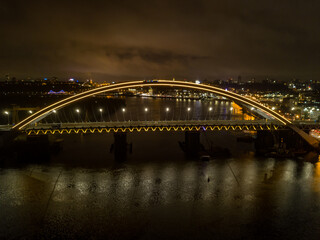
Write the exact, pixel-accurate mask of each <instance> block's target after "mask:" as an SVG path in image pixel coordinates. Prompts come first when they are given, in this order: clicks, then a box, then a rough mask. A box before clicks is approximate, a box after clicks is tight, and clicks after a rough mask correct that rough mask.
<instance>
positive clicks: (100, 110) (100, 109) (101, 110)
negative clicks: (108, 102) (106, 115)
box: [99, 108, 103, 122]
mask: <svg viewBox="0 0 320 240" xmlns="http://www.w3.org/2000/svg"><path fill="white" fill-rule="evenodd" d="M99 112H100V121H101V122H103V121H102V120H103V119H102V112H103V109H102V108H99Z"/></svg>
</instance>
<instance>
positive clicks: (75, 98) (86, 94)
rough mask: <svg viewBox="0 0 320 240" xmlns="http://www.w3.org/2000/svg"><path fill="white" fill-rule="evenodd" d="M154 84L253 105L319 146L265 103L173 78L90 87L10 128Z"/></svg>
mask: <svg viewBox="0 0 320 240" xmlns="http://www.w3.org/2000/svg"><path fill="white" fill-rule="evenodd" d="M156 86H161V87H179V88H184V89H193V90H199V91H204V92H209V93H213V94H216V95H220V96H223V97H226V98H228V99H231V100H232V101H235V102H238V103H241V104H244V105H248V106H250V107H253V108H255V109H258V110H260V111H262V112H264V113H265V114H267V115H268V116H270V117H271V118H273V119H274V120H275V121H277V122H278V124H277V125H279V126H280V125H282V126H287V127H289V128H291V129H292V130H293V131H295V132H296V133H298V134H299V135H300V136H301V137H302V138H303V139H304V140H305V141H307V142H308V143H309V144H310V145H311V146H312V147H314V148H318V147H319V142H318V141H317V140H316V139H315V138H313V137H311V136H310V135H309V134H307V133H305V132H304V131H303V130H301V129H300V128H298V127H296V126H295V125H293V124H292V123H291V121H289V120H288V119H287V118H285V117H284V116H282V115H281V114H279V113H277V112H276V111H273V110H272V109H270V108H268V107H266V106H265V105H263V104H261V103H259V102H257V101H255V100H252V99H250V98H246V97H244V96H241V95H239V94H236V93H233V92H230V91H227V90H224V89H221V88H217V87H213V86H209V85H204V84H196V83H192V82H184V81H175V80H156V81H152V80H151V81H143V80H141V81H129V82H121V83H117V84H111V85H108V86H103V87H99V88H95V89H91V90H88V91H85V92H82V93H79V94H76V95H73V96H71V97H68V98H66V99H63V100H60V101H58V102H56V103H53V104H51V105H49V106H47V107H45V108H43V109H41V110H39V111H37V112H36V113H34V114H32V115H31V116H29V117H27V118H25V119H24V120H22V121H21V122H19V123H17V124H16V125H15V126H13V128H12V130H18V131H23V130H24V129H26V131H28V126H30V125H31V124H34V123H36V122H38V121H40V120H41V119H43V118H44V117H46V116H47V115H49V114H51V113H52V112H53V111H56V110H58V109H60V108H62V107H64V106H67V105H69V104H71V103H74V102H77V101H80V100H82V99H85V98H88V97H90V96H94V95H97V94H101V93H107V92H112V91H118V90H122V89H127V88H139V87H156ZM153 124H155V122H153ZM184 126H185V127H187V126H186V125H183V126H182V127H184ZM196 126H197V127H199V126H200V125H199V124H197V125H195V126H194V127H196ZM130 127H131V128H130ZM145 127H146V126H145ZM147 127H149V129H152V126H147ZM154 127H160V126H154ZM180 127H181V126H180ZM189 127H190V126H189ZM101 128H102V129H104V128H103V126H101V127H100V129H101ZM120 128H121V127H120ZM132 128H133V129H135V128H136V129H137V127H135V126H128V127H127V129H129V131H130V129H132ZM66 129H67V128H66ZM66 129H65V131H66ZM73 129H76V128H73ZM81 129H82V128H81ZM87 129H89V128H87ZM96 129H97V130H98V128H96ZM105 129H109V128H108V127H106V128H105ZM111 129H112V127H111ZM113 129H114V130H116V129H119V127H113ZM38 130H39V133H40V132H41V131H43V130H41V129H38ZM50 130H51V132H52V131H53V132H54V133H55V132H57V131H58V132H59V129H52V128H51V129H47V133H48V132H50ZM54 130H56V131H54ZM62 130H63V129H62ZM62 130H60V132H62ZM32 131H36V130H32ZM44 131H46V130H44ZM81 131H84V130H81ZM87 131H88V130H86V132H87ZM110 131H111V130H110ZM125 131H126V130H125ZM79 132H80V129H79ZM62 133H64V131H63V132H62Z"/></svg>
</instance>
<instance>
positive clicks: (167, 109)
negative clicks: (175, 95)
mask: <svg viewBox="0 0 320 240" xmlns="http://www.w3.org/2000/svg"><path fill="white" fill-rule="evenodd" d="M169 111H170V108H168V107H167V108H166V119H165V120H167V115H168V112H169Z"/></svg>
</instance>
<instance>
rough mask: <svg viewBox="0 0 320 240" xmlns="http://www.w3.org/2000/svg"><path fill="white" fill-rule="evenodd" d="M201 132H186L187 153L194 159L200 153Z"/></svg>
mask: <svg viewBox="0 0 320 240" xmlns="http://www.w3.org/2000/svg"><path fill="white" fill-rule="evenodd" d="M200 146H201V145H200V132H198V131H186V132H185V152H186V154H187V156H190V157H194V156H197V154H198V153H199V151H200Z"/></svg>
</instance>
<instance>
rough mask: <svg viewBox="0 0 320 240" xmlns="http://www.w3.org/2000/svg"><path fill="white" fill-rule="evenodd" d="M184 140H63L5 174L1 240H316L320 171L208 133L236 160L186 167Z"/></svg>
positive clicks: (151, 136) (0, 191)
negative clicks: (121, 146) (129, 147)
mask: <svg viewBox="0 0 320 240" xmlns="http://www.w3.org/2000/svg"><path fill="white" fill-rule="evenodd" d="M183 137H184V134H183V133H171V132H165V133H164V132H162V133H133V134H131V135H129V136H128V141H129V142H133V154H132V155H130V156H129V159H128V160H127V161H126V162H124V163H116V162H114V161H113V156H112V154H111V153H110V152H109V148H110V144H111V143H112V141H113V136H112V135H111V134H109V135H108V134H100V135H99V134H97V135H86V136H81V135H73V136H66V137H65V140H64V149H63V151H62V152H61V153H60V154H58V155H57V156H53V157H52V158H51V160H49V161H44V162H43V163H37V164H34V163H33V164H32V163H28V162H25V163H23V164H21V163H20V164H13V165H12V164H11V165H10V164H9V165H8V166H7V165H5V166H3V167H2V168H1V169H0V239H84V238H86V239H271V238H273V239H319V237H320V164H319V163H318V164H315V165H314V164H311V163H304V162H299V161H297V160H291V159H283V160H275V159H273V158H263V159H258V158H256V157H254V154H253V153H252V150H253V146H252V145H251V144H246V143H237V142H236V134H235V133H224V132H212V133H207V134H202V136H201V141H202V142H203V143H204V144H206V141H212V142H214V143H215V145H218V146H228V147H230V148H231V149H232V153H233V157H231V158H228V159H213V160H211V161H209V162H201V161H198V160H190V159H189V160H188V159H186V158H185V156H184V153H183V152H182V151H181V150H180V149H179V146H178V143H177V141H178V140H183Z"/></svg>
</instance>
